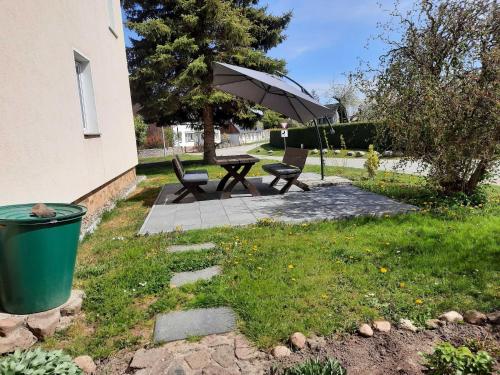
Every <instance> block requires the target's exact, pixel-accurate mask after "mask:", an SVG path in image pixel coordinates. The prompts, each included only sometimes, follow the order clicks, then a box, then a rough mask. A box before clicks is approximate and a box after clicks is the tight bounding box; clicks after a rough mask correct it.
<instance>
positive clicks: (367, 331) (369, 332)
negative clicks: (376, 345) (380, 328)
mask: <svg viewBox="0 0 500 375" xmlns="http://www.w3.org/2000/svg"><path fill="white" fill-rule="evenodd" d="M358 331H359V334H360V335H361V336H363V337H372V336H373V329H372V327H370V326H369V325H368V324H366V323H365V324H361V325H360V326H359V329H358Z"/></svg>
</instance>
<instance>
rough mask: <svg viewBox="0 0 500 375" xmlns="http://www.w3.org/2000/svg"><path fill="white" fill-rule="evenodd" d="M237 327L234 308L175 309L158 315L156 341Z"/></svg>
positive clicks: (210, 333)
mask: <svg viewBox="0 0 500 375" xmlns="http://www.w3.org/2000/svg"><path fill="white" fill-rule="evenodd" d="M235 328H236V316H235V314H234V312H233V310H231V309H230V308H227V307H219V308H210V309H195V310H188V311H175V312H171V313H168V314H161V315H158V317H157V318H156V323H155V329H154V342H155V343H159V342H170V341H176V340H183V339H186V338H188V337H193V336H208V335H213V334H219V333H227V332H231V331H233V330H234V329H235Z"/></svg>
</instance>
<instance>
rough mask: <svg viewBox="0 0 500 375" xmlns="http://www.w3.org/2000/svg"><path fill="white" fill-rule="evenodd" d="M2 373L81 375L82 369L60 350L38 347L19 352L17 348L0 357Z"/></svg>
mask: <svg viewBox="0 0 500 375" xmlns="http://www.w3.org/2000/svg"><path fill="white" fill-rule="evenodd" d="M0 374H2V375H42V374H43V375H82V374H83V372H82V370H81V369H80V368H79V367H78V366H77V365H76V364H75V363H74V362H73V361H72V359H71V357H70V356H69V355H66V354H64V353H63V351H62V350H54V351H45V350H42V349H40V348H37V349H34V350H27V351H24V352H21V351H19V350H17V351H16V352H15V353H13V354H10V355H8V356H6V357H3V358H1V359H0Z"/></svg>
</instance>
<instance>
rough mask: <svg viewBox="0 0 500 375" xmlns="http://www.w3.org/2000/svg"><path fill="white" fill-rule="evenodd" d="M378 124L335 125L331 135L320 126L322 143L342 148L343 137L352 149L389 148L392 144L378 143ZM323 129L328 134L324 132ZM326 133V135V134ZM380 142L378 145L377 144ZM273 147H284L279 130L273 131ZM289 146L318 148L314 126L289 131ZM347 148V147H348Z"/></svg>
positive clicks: (386, 141) (287, 141) (327, 128)
mask: <svg viewBox="0 0 500 375" xmlns="http://www.w3.org/2000/svg"><path fill="white" fill-rule="evenodd" d="M377 127H378V124H376V123H361V122H358V123H349V124H336V125H333V129H334V130H335V133H334V134H330V132H329V127H327V126H320V127H319V128H320V134H321V141H322V143H323V144H324V145H326V144H328V145H329V146H330V147H333V148H341V147H342V143H341V137H342V138H343V139H344V144H347V145H349V147H351V148H358V149H363V150H366V149H368V146H369V145H371V144H375V145H376V147H378V148H384V149H385V148H387V147H389V144H390V142H389V141H388V140H385V141H383V142H382V141H377V140H376V134H377ZM323 128H325V129H326V132H323ZM325 133H326V134H325ZM327 140H328V141H327ZM377 142H378V143H377ZM270 143H271V146H273V147H276V148H282V147H283V140H282V139H281V134H280V131H279V130H271V140H270ZM286 143H287V146H290V147H300V145H301V144H303V145H304V147H306V148H308V149H313V148H318V147H319V144H318V136H317V133H316V129H315V127H314V126H309V127H301V128H293V129H289V130H288V138H287V140H286ZM346 148H347V147H346Z"/></svg>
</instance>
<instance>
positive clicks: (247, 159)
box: [215, 154, 260, 198]
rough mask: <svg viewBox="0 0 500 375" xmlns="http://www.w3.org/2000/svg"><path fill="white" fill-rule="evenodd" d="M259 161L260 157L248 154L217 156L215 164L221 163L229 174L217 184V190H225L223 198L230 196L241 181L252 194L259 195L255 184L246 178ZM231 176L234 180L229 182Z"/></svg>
mask: <svg viewBox="0 0 500 375" xmlns="http://www.w3.org/2000/svg"><path fill="white" fill-rule="evenodd" d="M258 162H259V159H257V158H255V157H253V156H250V155H246V154H245V155H230V156H216V157H215V164H217V165H220V166H221V167H222V168H224V169H225V170H226V171H227V174H226V175H225V176H224V177H223V178H222V180H220V182H219V185H217V191H222V192H223V194H222V197H223V198H230V197H231V191H232V190H233V189H234V187H235V186H236V184H237V183H238V182H241V183H242V185H243V186H244V187H245V188H246V189H247V190H248V191H249V192H250V194H252V196H254V197H255V196H259V195H260V193H259V191H258V190H257V188H256V187H255V185H254V184H252V183H251V182H250V181H249V180H247V179H246V175H247V174H248V172H250V169H252V167H253V165H254V164H255V163H258ZM231 177H232V178H233V180H232V181H231V182H229V183H228V181H229V179H230V178H231ZM226 184H227V185H226Z"/></svg>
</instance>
